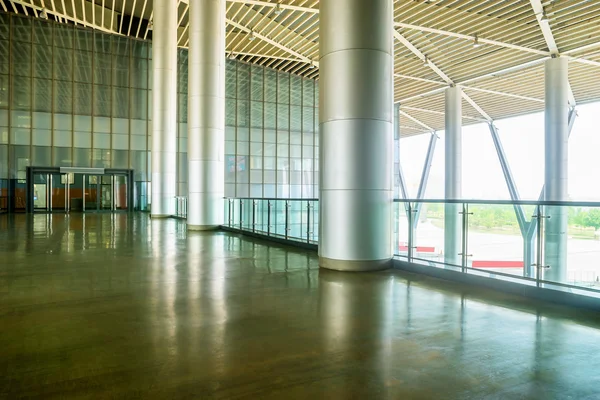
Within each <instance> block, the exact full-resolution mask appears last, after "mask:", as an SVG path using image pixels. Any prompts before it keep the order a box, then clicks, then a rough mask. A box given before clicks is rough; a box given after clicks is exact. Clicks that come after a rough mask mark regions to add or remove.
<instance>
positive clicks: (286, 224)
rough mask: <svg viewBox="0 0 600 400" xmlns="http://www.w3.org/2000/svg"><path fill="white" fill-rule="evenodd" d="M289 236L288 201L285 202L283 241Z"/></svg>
mask: <svg viewBox="0 0 600 400" xmlns="http://www.w3.org/2000/svg"><path fill="white" fill-rule="evenodd" d="M289 234H290V201H289V200H286V201H285V239H286V240H287V238H288V237H289Z"/></svg>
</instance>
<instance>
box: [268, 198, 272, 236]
mask: <svg viewBox="0 0 600 400" xmlns="http://www.w3.org/2000/svg"><path fill="white" fill-rule="evenodd" d="M267 236H271V200H267Z"/></svg>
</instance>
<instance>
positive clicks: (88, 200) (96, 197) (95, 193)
mask: <svg viewBox="0 0 600 400" xmlns="http://www.w3.org/2000/svg"><path fill="white" fill-rule="evenodd" d="M98 178H99V176H97V175H85V179H84V193H83V197H84V199H83V201H84V206H85V208H84V210H85V211H97V210H98V208H99V206H100V191H99V189H98V186H99V179H98Z"/></svg>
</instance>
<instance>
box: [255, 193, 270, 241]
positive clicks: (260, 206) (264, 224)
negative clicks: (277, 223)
mask: <svg viewBox="0 0 600 400" xmlns="http://www.w3.org/2000/svg"><path fill="white" fill-rule="evenodd" d="M268 212H269V201H268V200H256V217H255V226H254V229H255V230H256V231H257V232H261V233H265V234H266V233H267V232H268V230H269V229H268V220H269V216H268Z"/></svg>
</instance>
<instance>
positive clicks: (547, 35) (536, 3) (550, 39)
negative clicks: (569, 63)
mask: <svg viewBox="0 0 600 400" xmlns="http://www.w3.org/2000/svg"><path fill="white" fill-rule="evenodd" d="M529 2H530V3H531V7H532V8H533V12H534V13H535V18H536V19H537V22H538V25H539V26H540V29H541V30H542V35H544V40H545V41H546V45H547V46H548V50H550V53H551V54H558V46H557V45H556V41H555V40H554V35H553V34H552V29H550V21H549V20H548V19H544V20H543V19H542V17H543V16H544V6H543V5H542V1H541V0H529Z"/></svg>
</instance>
